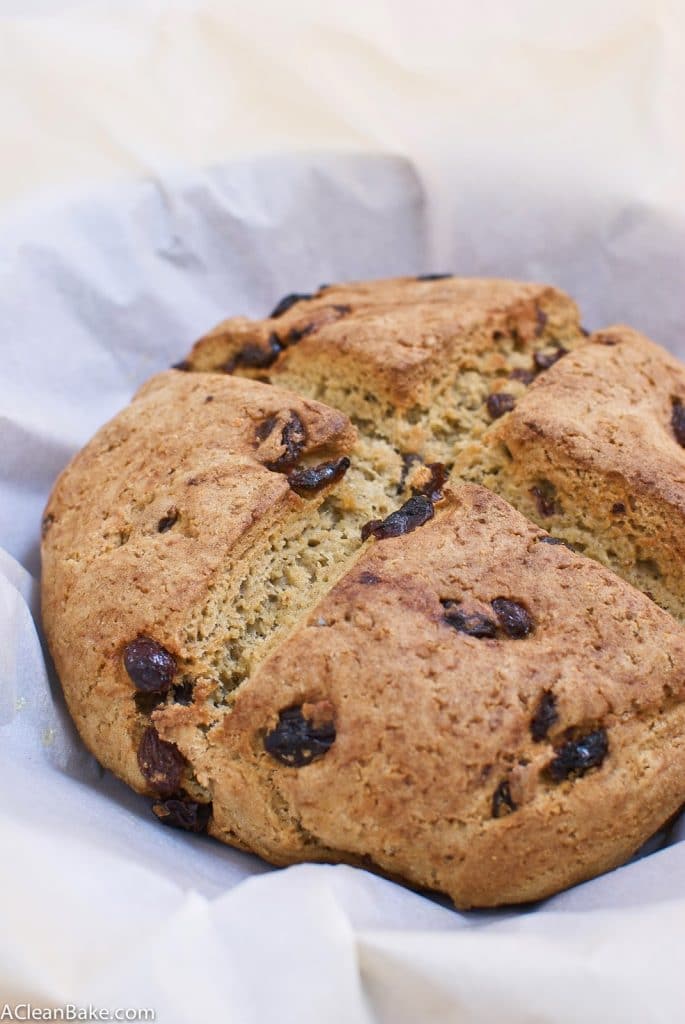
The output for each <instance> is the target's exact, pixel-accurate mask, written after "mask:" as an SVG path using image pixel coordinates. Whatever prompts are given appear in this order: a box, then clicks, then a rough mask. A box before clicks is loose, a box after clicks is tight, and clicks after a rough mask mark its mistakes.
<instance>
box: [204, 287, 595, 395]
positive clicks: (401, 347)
mask: <svg viewBox="0 0 685 1024" xmlns="http://www.w3.org/2000/svg"><path fill="white" fill-rule="evenodd" d="M279 306H281V307H285V309H284V311H283V312H281V311H280V310H279V307H276V310H274V313H275V314H276V315H274V314H273V313H272V315H271V317H268V318H266V319H265V320H248V319H247V318H245V317H234V318H232V319H229V320H224V321H223V323H221V324H219V325H218V326H217V327H216V328H215V329H214V330H213V331H211V332H210V333H209V334H208V335H206V336H205V337H204V338H202V339H201V340H200V341H199V342H198V343H197V344H196V345H195V347H194V349H193V351H192V353H191V354H190V356H189V359H188V365H189V367H190V368H192V369H196V370H208V369H214V370H216V369H221V368H224V369H226V370H228V371H229V372H230V371H231V370H233V369H235V368H238V369H240V368H246V367H247V368H249V367H250V366H253V367H254V369H255V372H267V371H268V374H269V377H270V378H271V379H272V380H274V381H278V379H279V377H280V376H283V377H284V378H290V377H293V378H296V379H300V378H306V377H307V376H309V375H311V374H312V373H313V372H314V373H316V374H321V373H325V372H326V370H329V369H330V367H332V366H333V365H335V367H336V372H337V373H338V374H341V375H342V376H344V377H347V379H348V380H350V381H352V382H354V383H355V385H356V386H359V387H364V386H366V387H369V388H371V390H372V391H373V393H374V394H375V395H376V397H377V398H378V399H385V400H387V401H389V402H390V403H391V404H392V405H393V406H395V407H399V408H401V409H406V408H409V407H410V406H412V405H414V404H426V402H427V401H429V398H430V395H431V393H432V391H433V390H434V389H435V387H436V386H437V385H439V383H440V379H441V377H443V376H444V374H445V371H446V367H447V365H448V364H450V363H454V362H458V363H459V364H460V365H462V366H463V367H468V366H469V365H471V366H473V359H474V358H475V357H476V356H481V355H482V354H483V353H485V354H486V355H489V356H490V357H491V358H492V359H493V360H494V361H495V363H496V362H497V359H498V353H497V343H496V339H495V341H494V342H493V336H494V335H496V334H497V333H498V332H499V333H501V334H505V333H510V332H511V331H512V329H515V331H516V333H517V335H518V337H519V338H520V340H521V342H523V343H525V342H526V341H528V340H530V339H532V338H534V337H535V336H536V335H539V334H541V332H542V330H543V329H544V328H545V327H547V328H552V329H557V330H558V331H560V332H562V333H563V332H568V330H569V329H570V328H571V329H572V328H576V329H577V326H578V310H577V307H576V305H575V303H574V302H573V301H572V300H571V299H570V298H569V297H568V296H567V295H564V294H563V292H560V291H558V290H557V289H555V288H552V287H550V286H549V285H538V284H522V283H519V282H514V281H504V280H496V279H478V278H457V277H446V278H444V279H443V278H440V279H438V280H417V279H414V278H393V279H389V280H385V281H372V282H366V283H358V284H345V285H328V286H325V287H322V288H321V289H320V290H319V291H318V292H317V293H316V294H315V295H312V296H302V297H301V298H300V300H299V301H296V302H293V304H292V305H288V302H287V300H286V301H285V302H283V303H280V304H279ZM256 352H261V353H262V354H263V358H262V360H261V361H260V359H259V358H255V353H256ZM241 353H244V354H245V358H243V357H242V356H241Z"/></svg>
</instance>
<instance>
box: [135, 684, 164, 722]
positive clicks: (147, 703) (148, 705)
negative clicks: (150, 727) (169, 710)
mask: <svg viewBox="0 0 685 1024" xmlns="http://www.w3.org/2000/svg"><path fill="white" fill-rule="evenodd" d="M133 700H134V701H135V705H136V708H137V709H138V711H140V713H141V715H146V716H147V717H148V718H149V717H150V715H151V714H152V712H153V711H154V710H155V708H158V707H159V705H160V704H163V703H164V701H165V700H166V694H165V693H143V692H142V690H136V691H135V693H134V694H133Z"/></svg>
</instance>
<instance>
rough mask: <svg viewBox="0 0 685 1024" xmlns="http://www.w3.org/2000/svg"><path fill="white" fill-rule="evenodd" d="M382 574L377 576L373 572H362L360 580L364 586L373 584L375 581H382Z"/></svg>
mask: <svg viewBox="0 0 685 1024" xmlns="http://www.w3.org/2000/svg"><path fill="white" fill-rule="evenodd" d="M380 581H381V578H380V576H376V575H375V574H374V573H372V572H362V573H360V574H359V582H360V583H363V584H364V586H372V585H373V584H374V583H380Z"/></svg>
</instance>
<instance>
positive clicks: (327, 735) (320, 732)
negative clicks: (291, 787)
mask: <svg viewBox="0 0 685 1024" xmlns="http://www.w3.org/2000/svg"><path fill="white" fill-rule="evenodd" d="M334 741H335V725H334V724H333V722H324V723H322V724H320V725H315V724H314V722H312V721H309V720H308V719H306V718H305V717H304V715H303V714H302V708H301V707H294V708H286V710H285V711H281V712H280V714H279V716H278V725H277V726H276V728H275V729H273V730H272V731H271V732H269V733H267V734H266V736H265V737H264V749H265V750H266V751H267V753H269V754H271V756H272V757H273V758H275V760H276V761H280V762H281V764H286V765H289V766H291V767H294V768H301V767H302V766H303V765H306V764H310V763H311V762H312V761H314V760H316V758H317V757H323V755H324V754H325V753H326V752H327V751H328V750H329V749H330V747H331V746H332V745H333V743H334Z"/></svg>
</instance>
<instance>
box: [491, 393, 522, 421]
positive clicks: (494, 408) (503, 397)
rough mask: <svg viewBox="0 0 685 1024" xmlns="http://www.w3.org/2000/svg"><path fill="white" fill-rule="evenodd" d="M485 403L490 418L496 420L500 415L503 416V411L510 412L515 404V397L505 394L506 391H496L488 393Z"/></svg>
mask: <svg viewBox="0 0 685 1024" xmlns="http://www.w3.org/2000/svg"><path fill="white" fill-rule="evenodd" d="M485 404H486V405H487V407H488V413H489V414H490V416H491V417H492V419H493V420H497V419H499V418H500V416H504V414H505V412H511V410H512V409H513V408H514V406H515V405H516V399H515V398H514V396H513V395H509V394H507V392H506V391H498V392H496V393H495V394H493V395H488V400H487V402H486V403H485Z"/></svg>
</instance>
